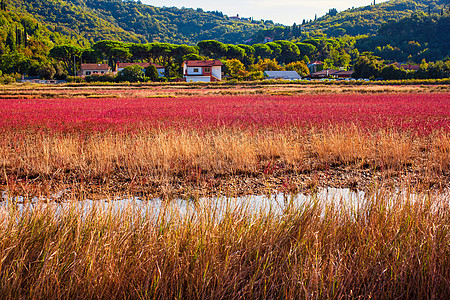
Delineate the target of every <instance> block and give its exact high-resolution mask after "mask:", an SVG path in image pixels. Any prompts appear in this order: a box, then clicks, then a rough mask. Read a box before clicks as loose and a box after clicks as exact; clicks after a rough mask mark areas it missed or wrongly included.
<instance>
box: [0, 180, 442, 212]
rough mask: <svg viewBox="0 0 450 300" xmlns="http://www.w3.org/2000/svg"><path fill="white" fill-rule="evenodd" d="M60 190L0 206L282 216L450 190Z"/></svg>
mask: <svg viewBox="0 0 450 300" xmlns="http://www.w3.org/2000/svg"><path fill="white" fill-rule="evenodd" d="M62 194H63V193H62V192H61V193H59V194H55V195H51V196H50V197H49V198H46V199H39V198H37V197H35V198H33V199H31V201H24V198H23V197H20V196H19V197H14V198H10V197H8V194H7V192H5V191H4V192H3V193H2V201H0V209H6V208H7V207H11V205H13V206H15V207H16V208H17V211H18V212H22V211H29V210H34V209H42V208H50V209H55V210H56V211H63V210H65V209H67V208H69V207H75V208H81V210H82V211H85V212H89V211H91V210H92V209H95V210H97V211H102V210H104V211H112V212H114V213H120V212H121V211H124V210H129V209H132V210H134V211H136V212H139V213H140V214H146V215H154V216H156V215H159V214H161V213H162V212H164V213H165V214H166V215H169V216H170V215H198V214H201V213H202V212H205V211H208V212H209V213H211V212H213V213H214V217H219V219H220V216H222V215H223V214H225V213H230V212H231V213H233V212H240V213H242V212H245V213H247V215H255V214H271V215H281V214H283V212H285V211H286V210H287V209H291V208H304V207H306V206H308V205H313V204H315V203H320V204H324V205H328V206H329V205H333V206H334V207H337V208H339V209H347V210H352V211H357V210H359V209H360V208H362V207H364V206H366V205H367V204H369V203H370V202H373V201H376V200H377V198H380V199H381V198H383V199H384V201H385V203H386V204H387V205H388V206H390V205H394V204H395V203H397V202H398V201H404V200H412V201H415V200H418V199H432V200H433V201H432V202H433V203H434V204H433V205H440V204H445V205H448V204H450V190H445V191H439V192H430V191H429V192H426V193H420V194H419V193H413V192H410V191H407V190H394V191H389V192H387V191H384V190H382V191H375V192H371V193H367V192H364V191H359V190H351V189H348V188H322V189H318V190H317V191H316V192H314V193H309V194H295V195H287V194H283V193H277V194H272V195H251V196H241V197H226V196H219V197H213V198H200V199H198V200H182V199H175V200H170V201H165V200H162V199H159V198H155V199H151V200H148V199H145V200H143V199H140V198H139V197H133V198H116V199H113V200H84V201H76V202H73V201H66V200H64V199H63V198H62V196H61V195H62Z"/></svg>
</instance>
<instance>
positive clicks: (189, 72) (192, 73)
mask: <svg viewBox="0 0 450 300" xmlns="http://www.w3.org/2000/svg"><path fill="white" fill-rule="evenodd" d="M195 69H196V70H197V72H194V70H195ZM202 71H203V69H202V67H188V68H187V74H188V75H201V74H203V73H202Z"/></svg>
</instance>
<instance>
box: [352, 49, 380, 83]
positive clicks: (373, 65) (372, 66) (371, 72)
mask: <svg viewBox="0 0 450 300" xmlns="http://www.w3.org/2000/svg"><path fill="white" fill-rule="evenodd" d="M378 59H379V57H376V56H373V55H372V54H371V53H363V55H362V56H361V57H360V58H359V59H358V61H357V62H356V64H355V66H354V68H355V73H354V74H353V77H355V78H377V77H380V75H381V69H382V66H383V65H382V62H381V61H379V60H378Z"/></svg>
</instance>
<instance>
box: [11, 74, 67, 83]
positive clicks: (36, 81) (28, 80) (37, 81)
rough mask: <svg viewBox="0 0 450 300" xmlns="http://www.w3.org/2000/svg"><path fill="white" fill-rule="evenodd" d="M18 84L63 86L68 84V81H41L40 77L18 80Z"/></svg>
mask: <svg viewBox="0 0 450 300" xmlns="http://www.w3.org/2000/svg"><path fill="white" fill-rule="evenodd" d="M18 82H22V83H38V84H62V83H66V82H67V81H66V80H57V79H40V78H39V77H24V76H22V79H20V80H18Z"/></svg>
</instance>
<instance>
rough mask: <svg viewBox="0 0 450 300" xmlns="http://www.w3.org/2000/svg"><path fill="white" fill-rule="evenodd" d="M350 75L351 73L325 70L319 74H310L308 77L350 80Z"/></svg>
mask: <svg viewBox="0 0 450 300" xmlns="http://www.w3.org/2000/svg"><path fill="white" fill-rule="evenodd" d="M352 75H353V71H345V70H333V69H325V70H322V71H319V72H315V73H311V74H309V75H308V77H309V78H312V79H323V78H351V77H352Z"/></svg>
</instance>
